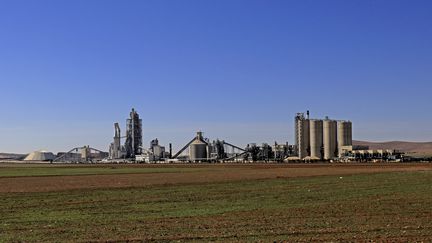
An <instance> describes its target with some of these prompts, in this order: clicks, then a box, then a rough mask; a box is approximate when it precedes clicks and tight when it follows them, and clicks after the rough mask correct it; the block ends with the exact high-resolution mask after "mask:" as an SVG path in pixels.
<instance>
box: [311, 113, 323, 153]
mask: <svg viewBox="0 0 432 243" xmlns="http://www.w3.org/2000/svg"><path fill="white" fill-rule="evenodd" d="M309 127H310V130H309V131H310V157H311V158H317V159H322V158H323V155H322V151H321V148H322V147H323V121H322V120H310V122H309Z"/></svg>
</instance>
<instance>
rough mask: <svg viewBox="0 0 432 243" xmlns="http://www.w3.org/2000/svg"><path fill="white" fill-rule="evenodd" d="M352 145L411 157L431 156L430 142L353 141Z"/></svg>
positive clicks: (431, 146) (431, 143)
mask: <svg viewBox="0 0 432 243" xmlns="http://www.w3.org/2000/svg"><path fill="white" fill-rule="evenodd" d="M353 145H365V146H369V148H370V149H396V150H399V151H402V152H405V153H407V154H408V155H413V156H415V155H417V156H432V142H404V141H391V142H366V141H355V140H354V141H353Z"/></svg>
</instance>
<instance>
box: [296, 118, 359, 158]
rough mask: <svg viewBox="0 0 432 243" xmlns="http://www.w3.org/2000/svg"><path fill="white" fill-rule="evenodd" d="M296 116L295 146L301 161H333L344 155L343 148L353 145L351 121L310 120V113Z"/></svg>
mask: <svg viewBox="0 0 432 243" xmlns="http://www.w3.org/2000/svg"><path fill="white" fill-rule="evenodd" d="M306 114H307V115H306V116H305V115H304V113H297V114H296V116H295V145H296V150H297V155H298V158H299V159H302V160H303V159H306V160H323V159H324V160H333V159H335V158H338V157H340V156H341V154H342V151H343V150H342V147H346V146H351V145H352V123H351V122H350V121H337V120H331V119H329V118H328V117H326V118H325V119H323V120H321V119H310V118H309V111H308V112H307V113H306Z"/></svg>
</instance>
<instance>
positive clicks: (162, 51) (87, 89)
mask: <svg viewBox="0 0 432 243" xmlns="http://www.w3.org/2000/svg"><path fill="white" fill-rule="evenodd" d="M431 12H432V1H421V0H416V1H408V0H405V1H395V0H391V1H384V0H382V1H367V0H358V1H354V0H353V1H346V0H340V1H331V0H328V1H327V0H326V1H324V0H323V1H320V0H316V1H307V0H301V1H285V0H280V1H277V0H274V1H268V0H261V1H253V0H245V1H241V0H219V1H211V0H209V1H201V0H197V1H192V0H184V1H177V0H172V1H164V0H155V1H141V0H140V1H138V0H136V1H132V0H131V1H120V0H117V1H108V0H100V1H97V0H70V1H57V0H55V1H54V0H53V1H48V0H41V1H31V0H28V1H21V0H11V1H0V84H1V89H0V90H1V95H0V111H1V112H0V121H1V122H0V134H1V135H0V152H29V151H31V150H37V149H46V150H50V151H55V152H57V151H64V150H67V149H69V148H72V147H76V146H81V145H86V144H89V145H91V146H93V147H96V148H99V149H104V150H107V147H108V144H109V143H110V142H111V139H112V136H113V133H114V132H113V123H114V122H116V121H118V122H120V123H121V127H122V128H123V130H122V132H124V126H125V119H126V117H127V116H128V113H129V111H130V109H131V108H132V107H135V108H136V109H137V110H138V112H139V114H140V115H141V117H142V119H143V123H144V129H145V130H144V140H145V143H146V145H147V144H148V142H149V141H150V139H153V138H155V137H158V138H160V141H161V142H162V143H163V144H166V145H167V144H168V143H169V142H173V143H174V147H175V148H177V147H180V146H181V145H183V144H184V143H186V142H187V141H188V140H189V139H190V138H192V137H193V136H194V132H195V131H196V130H203V131H204V132H205V135H206V136H208V137H210V138H212V139H215V138H221V139H226V140H227V141H230V142H232V143H235V144H238V145H241V146H243V145H245V144H246V143H249V142H256V143H261V142H269V143H273V142H274V141H275V140H276V141H278V142H285V141H290V142H293V117H294V114H295V113H296V112H299V111H305V110H307V109H309V110H311V112H312V116H313V117H318V118H320V117H324V116H326V115H328V116H330V117H331V118H335V119H349V120H352V121H353V129H354V131H353V133H354V139H359V140H371V141H385V140H412V141H432V112H431V104H432V96H431V91H432V14H431Z"/></svg>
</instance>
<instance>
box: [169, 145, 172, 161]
mask: <svg viewBox="0 0 432 243" xmlns="http://www.w3.org/2000/svg"><path fill="white" fill-rule="evenodd" d="M169 158H170V159H172V144H171V143H170V144H169Z"/></svg>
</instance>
